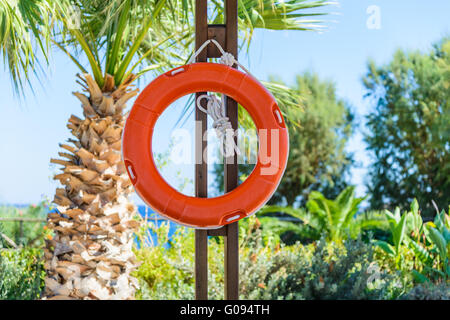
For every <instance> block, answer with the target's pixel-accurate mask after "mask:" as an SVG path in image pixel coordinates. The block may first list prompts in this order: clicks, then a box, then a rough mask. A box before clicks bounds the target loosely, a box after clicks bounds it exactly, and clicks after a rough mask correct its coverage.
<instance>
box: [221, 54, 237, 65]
mask: <svg viewBox="0 0 450 320" xmlns="http://www.w3.org/2000/svg"><path fill="white" fill-rule="evenodd" d="M220 63H222V64H225V65H227V66H229V67H232V66H233V65H234V64H235V63H236V60H235V59H234V56H233V55H232V54H231V53H229V52H224V53H223V54H222V56H221V57H220Z"/></svg>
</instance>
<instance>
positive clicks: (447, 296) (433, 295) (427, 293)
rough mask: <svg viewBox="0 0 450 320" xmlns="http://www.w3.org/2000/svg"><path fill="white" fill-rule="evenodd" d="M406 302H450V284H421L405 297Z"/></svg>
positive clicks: (403, 297)
mask: <svg viewBox="0 0 450 320" xmlns="http://www.w3.org/2000/svg"><path fill="white" fill-rule="evenodd" d="M401 299H404V300H450V286H449V284H448V283H444V282H442V283H439V284H437V285H435V284H432V283H424V284H419V285H417V286H416V287H414V288H413V289H412V290H411V291H409V292H408V293H407V294H405V295H403V296H402V297H401Z"/></svg>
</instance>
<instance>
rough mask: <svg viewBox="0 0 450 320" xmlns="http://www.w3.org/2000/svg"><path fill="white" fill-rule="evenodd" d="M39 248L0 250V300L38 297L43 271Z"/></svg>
mask: <svg viewBox="0 0 450 320" xmlns="http://www.w3.org/2000/svg"><path fill="white" fill-rule="evenodd" d="M42 256H43V254H42V250H41V249H36V248H22V249H18V250H0V271H1V272H0V300H34V299H39V298H40V295H41V292H42V290H43V288H44V277H45V271H44V267H43V264H44V262H43V257H42Z"/></svg>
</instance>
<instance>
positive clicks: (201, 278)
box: [195, 0, 208, 300]
mask: <svg viewBox="0 0 450 320" xmlns="http://www.w3.org/2000/svg"><path fill="white" fill-rule="evenodd" d="M206 1H207V0H196V1H195V50H197V49H198V48H199V47H200V46H201V45H202V44H203V43H204V42H205V41H206V40H208V20H207V5H206ZM206 61H207V51H205V50H203V51H202V52H200V54H199V55H198V56H197V60H196V62H206ZM201 94H204V92H199V93H197V94H196V96H195V99H196V100H195V101H197V97H198V96H199V95H201ZM203 101H204V100H203ZM207 126H208V115H207V114H205V113H203V112H200V110H198V108H195V196H196V197H201V198H207V197H208V180H207V178H208V165H207V164H206V159H204V158H203V150H205V148H206V147H207V141H206V139H203V136H204V133H205V131H206V130H207ZM195 299H196V300H207V299H208V235H207V232H206V230H195Z"/></svg>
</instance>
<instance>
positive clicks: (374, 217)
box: [259, 186, 387, 242]
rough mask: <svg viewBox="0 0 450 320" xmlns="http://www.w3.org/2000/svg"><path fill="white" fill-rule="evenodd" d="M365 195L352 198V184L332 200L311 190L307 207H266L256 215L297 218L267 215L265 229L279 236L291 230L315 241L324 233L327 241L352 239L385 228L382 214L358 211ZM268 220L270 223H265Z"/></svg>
mask: <svg viewBox="0 0 450 320" xmlns="http://www.w3.org/2000/svg"><path fill="white" fill-rule="evenodd" d="M363 200H364V198H357V197H355V187H353V186H350V187H347V188H345V189H344V190H343V191H342V192H341V193H340V194H339V195H338V196H337V197H336V199H334V200H331V199H327V198H326V197H325V196H324V195H323V194H322V193H320V192H318V191H313V192H311V194H310V195H309V198H308V202H307V203H306V208H298V209H297V208H293V207H282V206H265V207H263V208H262V209H261V210H260V213H259V216H267V214H272V213H282V214H286V215H288V216H291V217H294V218H296V219H298V221H299V222H297V223H294V222H286V221H280V220H278V219H276V218H270V219H271V221H265V224H264V225H265V227H264V228H270V229H272V230H274V231H275V232H276V233H278V234H280V233H281V235H282V234H283V233H286V232H293V233H296V234H297V235H298V238H299V240H303V241H304V240H305V239H308V238H309V239H312V240H318V239H320V238H321V237H322V236H326V237H327V239H328V240H331V241H335V242H340V241H342V240H343V239H346V238H348V237H350V238H352V239H355V238H357V237H358V236H359V235H361V234H365V235H367V233H368V232H369V231H383V230H385V229H387V222H386V220H385V219H384V216H383V215H382V214H380V213H379V212H376V211H371V212H367V213H364V214H358V211H359V205H360V203H361V202H362V201H363ZM267 222H269V223H267Z"/></svg>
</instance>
